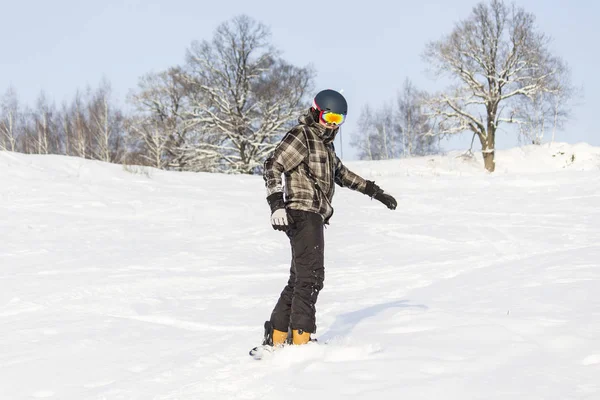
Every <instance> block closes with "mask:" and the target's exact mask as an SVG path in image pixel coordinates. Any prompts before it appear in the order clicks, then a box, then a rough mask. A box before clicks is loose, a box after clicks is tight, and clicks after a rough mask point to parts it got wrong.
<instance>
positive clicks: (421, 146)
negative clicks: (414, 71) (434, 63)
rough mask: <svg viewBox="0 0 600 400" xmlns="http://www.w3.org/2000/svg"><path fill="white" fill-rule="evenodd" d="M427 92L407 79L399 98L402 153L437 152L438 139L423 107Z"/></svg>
mask: <svg viewBox="0 0 600 400" xmlns="http://www.w3.org/2000/svg"><path fill="white" fill-rule="evenodd" d="M425 97H426V96H425V93H424V92H422V91H420V90H418V89H417V88H416V87H415V85H414V84H413V83H412V82H411V81H410V80H409V79H406V80H405V81H404V84H403V86H402V89H401V91H400V92H399V93H398V98H397V105H398V108H397V116H396V119H397V124H398V126H399V128H398V129H399V139H400V140H401V142H402V145H401V148H402V155H403V156H404V157H412V156H413V155H425V154H431V153H435V152H436V151H437V149H436V140H435V137H434V135H432V134H431V127H430V121H429V118H428V116H427V115H426V112H425V111H424V108H423V103H424V99H425Z"/></svg>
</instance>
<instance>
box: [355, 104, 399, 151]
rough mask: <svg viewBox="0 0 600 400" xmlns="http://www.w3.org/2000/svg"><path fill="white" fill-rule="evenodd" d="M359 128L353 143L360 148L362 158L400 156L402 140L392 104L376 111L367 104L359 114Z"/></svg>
mask: <svg viewBox="0 0 600 400" xmlns="http://www.w3.org/2000/svg"><path fill="white" fill-rule="evenodd" d="M358 129H359V130H358V132H357V133H356V134H354V135H353V141H352V142H351V145H352V146H353V147H356V148H358V150H359V154H358V156H359V158H360V159H361V160H389V159H392V158H397V157H399V156H400V154H401V150H402V141H401V139H400V136H399V133H400V132H399V126H398V125H397V124H396V123H395V116H394V110H393V108H392V106H391V105H389V104H388V105H384V106H382V107H381V108H379V109H377V110H375V111H373V110H372V109H371V107H370V106H368V105H366V106H365V107H364V108H363V110H362V111H361V114H360V116H359V120H358Z"/></svg>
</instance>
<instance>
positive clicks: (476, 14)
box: [0, 0, 576, 174]
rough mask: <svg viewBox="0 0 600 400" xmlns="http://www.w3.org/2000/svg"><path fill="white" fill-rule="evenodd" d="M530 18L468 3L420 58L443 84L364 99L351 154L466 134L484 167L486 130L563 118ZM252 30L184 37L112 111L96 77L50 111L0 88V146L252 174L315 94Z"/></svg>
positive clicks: (304, 74) (389, 154)
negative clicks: (373, 101) (168, 60)
mask: <svg viewBox="0 0 600 400" xmlns="http://www.w3.org/2000/svg"><path fill="white" fill-rule="evenodd" d="M548 45H549V39H548V38H547V37H546V36H545V35H543V34H542V33H539V32H537V31H536V25H535V18H534V16H533V15H532V14H530V13H527V12H525V11H524V10H523V9H522V8H518V7H516V6H514V5H512V6H508V5H506V4H505V3H504V2H502V1H499V0H491V1H490V2H489V3H480V4H478V5H477V6H475V7H474V8H473V11H472V13H471V15H469V17H468V18H467V19H465V20H463V21H459V22H458V23H457V24H456V26H455V28H454V30H453V31H452V32H451V33H450V34H449V35H447V36H446V37H443V38H442V39H440V40H438V41H434V42H431V43H429V44H428V45H427V46H426V48H425V51H424V54H423V56H424V59H425V60H426V61H427V63H428V64H429V67H430V69H431V70H432V71H433V72H437V73H438V74H439V75H440V76H444V77H445V78H447V79H449V80H450V81H451V82H452V85H451V86H450V87H448V88H447V89H445V90H441V91H439V92H437V93H427V92H425V91H421V90H419V89H417V88H416V87H415V85H414V84H413V83H412V82H411V81H410V80H409V79H406V80H405V82H404V84H403V86H402V87H401V89H399V91H398V94H397V98H396V99H394V100H393V101H390V102H389V103H388V104H385V105H383V106H380V107H378V108H373V107H371V106H369V105H367V106H365V107H364V109H363V110H362V112H361V113H360V115H359V117H358V128H357V130H356V132H351V136H352V139H353V140H352V143H351V145H352V146H354V147H355V148H356V149H357V151H358V155H359V157H360V158H361V159H368V160H381V159H389V158H398V157H410V156H414V155H424V154H431V153H435V152H438V151H439V150H440V140H441V139H442V138H444V137H446V136H449V135H454V134H460V133H465V132H470V133H472V134H473V139H475V138H476V137H477V138H479V141H480V143H481V149H482V152H483V156H484V161H485V167H486V168H487V169H488V170H490V171H493V170H494V168H495V161H494V151H495V135H496V131H497V129H498V127H499V126H500V125H502V124H507V125H512V126H517V127H518V129H515V130H514V131H515V134H517V135H519V136H520V137H521V138H522V141H523V142H526V143H536V144H540V143H542V142H543V140H544V135H545V134H546V133H548V132H551V133H552V136H553V137H554V134H555V132H556V130H557V129H559V128H561V127H563V125H564V123H565V121H566V120H567V119H568V118H569V116H570V101H571V99H572V98H573V97H574V96H575V94H576V91H575V90H574V89H573V86H572V84H571V82H570V72H569V69H568V66H567V64H566V63H565V62H564V61H562V60H561V59H560V58H559V57H556V56H553V55H551V54H550V52H549V50H548ZM279 54H280V52H279V51H278V50H277V49H276V48H275V47H274V46H273V45H272V43H271V40H270V32H269V29H268V27H266V26H265V25H264V24H262V23H260V22H258V21H256V20H253V19H251V18H249V17H247V16H244V15H242V16H238V17H236V18H234V19H232V20H230V21H227V22H224V23H223V24H221V25H220V26H219V27H218V28H217V29H216V31H215V32H214V35H213V37H212V39H211V40H203V41H198V42H193V43H192V44H191V45H190V47H189V48H188V49H187V51H186V56H185V61H184V62H183V63H182V64H181V65H176V66H173V67H171V68H168V69H167V70H165V71H161V72H158V73H151V74H148V75H146V76H143V77H141V78H140V80H139V82H138V85H137V87H136V89H134V90H132V91H131V93H130V94H129V96H128V98H127V102H128V105H129V107H128V111H127V112H125V111H124V110H123V108H120V107H119V106H117V102H116V101H115V99H114V98H113V97H112V93H111V88H110V84H109V83H108V82H106V81H103V82H101V84H100V85H99V86H98V87H97V88H95V89H92V88H88V89H86V90H84V91H78V92H77V93H76V94H75V95H74V97H73V99H71V100H70V101H69V102H65V103H63V104H61V105H60V106H56V105H55V104H54V103H52V102H50V101H49V100H48V99H47V97H46V96H45V95H44V94H43V93H42V94H40V96H39V98H38V100H37V102H36V104H35V105H34V106H33V107H30V106H26V105H23V104H20V103H19V100H18V96H17V93H16V91H15V90H14V89H9V90H8V91H7V92H6V93H5V94H4V95H3V96H2V97H1V98H0V149H3V150H9V151H18V152H23V153H35V154H65V155H72V156H78V157H84V158H90V159H97V160H102V161H107V162H118V163H131V164H142V165H149V166H153V167H157V168H163V169H172V170H181V171H207V172H226V173H246V174H251V173H257V172H260V169H261V166H262V163H263V161H264V159H265V158H266V157H267V155H268V154H269V153H270V152H271V151H272V150H273V149H274V147H275V146H276V144H277V143H278V141H279V140H280V138H281V136H282V135H283V134H284V133H285V132H286V131H287V130H288V129H289V128H290V127H291V126H292V125H293V124H294V123H295V122H296V120H297V117H298V116H299V115H300V114H301V113H302V112H305V111H306V109H307V108H308V106H309V104H310V100H311V96H312V95H314V93H315V89H316V88H315V87H314V78H315V71H314V69H313V68H312V67H310V66H304V67H299V66H295V65H292V64H290V63H289V62H287V61H286V60H284V59H282V58H281V57H280V55H279Z"/></svg>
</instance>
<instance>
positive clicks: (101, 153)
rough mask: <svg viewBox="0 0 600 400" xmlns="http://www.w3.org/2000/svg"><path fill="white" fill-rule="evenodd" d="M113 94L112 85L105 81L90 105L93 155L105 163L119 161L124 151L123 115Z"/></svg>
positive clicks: (94, 94) (94, 93)
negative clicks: (122, 144) (122, 142)
mask: <svg viewBox="0 0 600 400" xmlns="http://www.w3.org/2000/svg"><path fill="white" fill-rule="evenodd" d="M111 92H112V90H111V87H110V83H108V81H106V80H103V81H102V83H101V84H100V86H99V87H98V89H97V90H96V91H95V92H93V94H92V97H91V99H90V100H89V103H88V116H89V128H90V133H91V138H92V140H93V147H92V154H93V157H94V158H95V159H98V160H100V161H105V162H114V161H117V159H118V158H119V155H120V151H121V150H122V149H121V139H122V135H123V115H122V113H121V111H120V110H119V109H118V108H116V107H115V106H113V104H112V101H113V100H112V98H111Z"/></svg>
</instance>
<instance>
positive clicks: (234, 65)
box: [183, 15, 314, 173]
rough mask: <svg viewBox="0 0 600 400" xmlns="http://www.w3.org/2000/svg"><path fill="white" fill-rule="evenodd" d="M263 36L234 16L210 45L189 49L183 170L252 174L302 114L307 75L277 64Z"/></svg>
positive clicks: (244, 18) (305, 71)
mask: <svg viewBox="0 0 600 400" xmlns="http://www.w3.org/2000/svg"><path fill="white" fill-rule="evenodd" d="M269 38H270V33H269V30H268V28H267V27H266V26H265V25H263V24H261V23H259V22H257V21H255V20H253V19H251V18H249V17H248V16H244V15H242V16H238V17H236V18H234V19H233V20H231V21H228V22H225V23H223V24H222V25H220V26H219V27H218V28H217V30H216V32H215V34H214V37H213V39H212V41H211V42H208V41H203V42H194V43H193V44H192V46H191V48H190V49H189V50H188V53H187V64H186V68H185V73H184V74H183V79H184V80H185V82H186V85H187V88H188V89H187V90H188V95H189V101H190V107H189V109H187V110H186V114H185V116H186V118H185V119H186V123H187V124H188V126H190V127H193V128H194V129H195V132H196V134H197V135H196V137H195V139H196V143H194V142H193V141H192V142H187V143H186V144H187V145H188V146H187V150H188V151H187V153H186V157H187V161H186V162H187V163H188V168H191V169H198V165H202V166H206V161H207V160H208V161H210V164H211V165H210V170H213V171H219V170H225V171H230V172H239V173H252V172H256V171H257V170H258V169H259V168H260V167H261V166H262V162H263V160H264V158H265V157H266V156H267V154H269V153H270V152H271V151H272V150H273V149H274V147H275V145H276V141H277V140H278V139H279V137H280V136H281V135H282V134H283V133H284V132H285V131H286V130H287V129H288V128H289V126H290V124H291V123H292V121H293V120H294V119H295V118H296V117H297V116H298V115H299V113H300V112H301V111H302V110H303V109H304V104H303V100H304V97H305V94H306V93H307V91H308V90H309V89H310V86H311V82H312V77H313V75H314V74H313V72H312V70H311V69H309V68H298V67H295V66H293V65H290V64H288V63H287V62H285V61H284V60H282V59H281V58H279V56H278V52H277V51H276V50H275V49H274V48H273V47H272V45H271V44H270V43H269Z"/></svg>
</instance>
